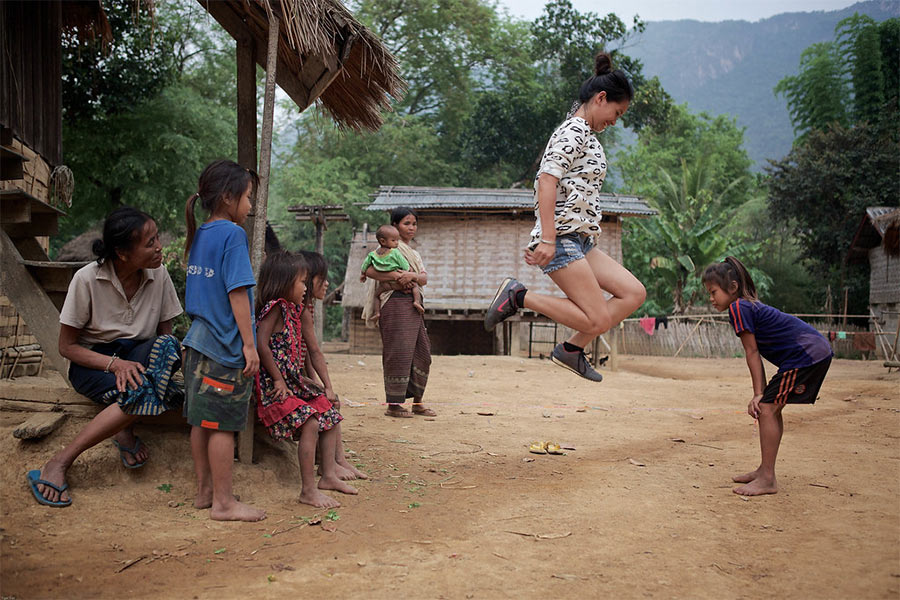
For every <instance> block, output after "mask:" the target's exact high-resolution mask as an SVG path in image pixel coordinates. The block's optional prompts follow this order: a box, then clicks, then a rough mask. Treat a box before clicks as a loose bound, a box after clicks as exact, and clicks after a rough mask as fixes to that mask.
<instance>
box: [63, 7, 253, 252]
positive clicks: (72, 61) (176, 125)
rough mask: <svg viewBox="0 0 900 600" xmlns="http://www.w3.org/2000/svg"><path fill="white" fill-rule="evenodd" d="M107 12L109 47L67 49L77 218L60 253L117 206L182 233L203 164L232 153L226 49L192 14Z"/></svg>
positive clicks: (70, 44)
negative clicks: (184, 214)
mask: <svg viewBox="0 0 900 600" xmlns="http://www.w3.org/2000/svg"><path fill="white" fill-rule="evenodd" d="M156 6H157V12H156V20H155V23H153V22H151V20H150V18H149V17H148V16H146V15H145V14H143V13H140V12H139V13H137V14H132V9H133V3H132V2H130V1H126V0H116V1H115V2H110V3H107V4H106V5H105V8H106V9H107V15H108V17H109V20H110V24H111V26H112V30H113V42H112V43H111V44H110V45H109V46H107V47H106V48H104V47H101V46H100V45H99V42H98V43H89V44H86V45H79V44H77V42H76V40H74V38H66V39H65V40H64V49H63V53H64V54H63V56H64V58H63V70H64V71H63V77H64V85H63V90H64V95H63V104H64V114H65V123H64V128H63V144H64V147H65V160H66V164H67V165H68V166H69V167H70V168H71V169H72V170H73V173H74V175H75V181H76V186H75V197H74V209H73V210H71V211H69V213H68V215H67V216H66V217H65V218H64V219H63V221H62V222H61V231H60V235H59V236H57V237H56V238H54V240H53V244H54V247H58V246H59V245H61V244H62V243H64V242H65V241H66V240H67V239H68V238H70V237H71V236H73V235H76V234H78V233H80V232H81V231H83V230H84V229H86V228H88V227H90V226H91V225H92V224H93V223H95V222H96V221H98V220H100V219H102V218H103V217H104V216H105V215H106V214H107V213H108V212H110V211H111V210H112V209H114V208H116V207H118V206H121V205H123V204H130V205H134V206H138V207H140V208H141V209H143V210H146V211H147V212H149V213H150V214H152V215H153V216H154V217H155V218H156V219H157V220H158V222H159V224H160V227H162V228H163V229H169V230H171V229H175V230H181V228H182V227H183V222H182V221H183V217H181V214H182V212H183V206H184V204H183V203H184V200H185V198H187V196H188V195H190V193H191V192H192V191H193V190H195V189H196V186H197V177H198V175H199V173H200V171H201V170H202V168H203V166H204V165H205V164H206V163H208V162H209V161H210V160H213V159H215V158H221V157H229V156H234V155H235V153H236V140H235V138H236V134H235V130H236V117H235V114H234V92H233V90H234V83H233V77H234V58H233V50H231V47H232V46H233V42H232V41H231V39H230V38H229V37H228V36H227V34H225V33H224V32H222V31H220V30H216V29H213V28H210V26H209V24H208V22H207V20H206V19H205V18H204V17H203V15H205V12H204V11H203V10H202V9H200V8H198V7H194V6H193V5H184V4H181V3H175V2H157V3H156Z"/></svg>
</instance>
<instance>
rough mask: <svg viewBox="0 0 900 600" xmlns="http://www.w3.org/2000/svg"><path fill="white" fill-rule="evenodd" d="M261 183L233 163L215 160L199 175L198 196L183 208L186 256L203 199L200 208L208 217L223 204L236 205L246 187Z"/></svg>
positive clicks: (257, 177) (256, 176) (252, 174)
mask: <svg viewBox="0 0 900 600" xmlns="http://www.w3.org/2000/svg"><path fill="white" fill-rule="evenodd" d="M251 184H256V185H258V184H259V176H258V175H257V174H256V173H255V172H254V171H251V170H250V169H246V168H244V167H242V166H241V165H239V164H237V163H236V162H234V161H231V160H214V161H213V162H211V163H209V164H208V165H206V168H205V169H203V172H202V173H200V181H199V182H198V184H197V193H196V194H194V195H192V196H191V197H190V198H188V200H187V203H186V204H185V207H184V220H185V221H186V222H187V232H186V233H185V238H184V257H185V258H187V257H188V253H189V252H190V251H191V244H192V243H193V241H194V235H195V234H196V232H197V223H196V220H195V219H194V205H195V204H196V203H197V199H198V198H199V199H200V207H201V208H202V209H203V210H205V211H206V212H207V213H209V214H213V213H215V212H216V211H217V210H219V208H220V207H221V204H222V203H223V202H229V201H230V202H236V201H238V200H239V199H240V197H241V195H242V194H243V193H244V192H245V191H246V189H247V186H248V185H251Z"/></svg>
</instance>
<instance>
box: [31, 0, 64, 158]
mask: <svg viewBox="0 0 900 600" xmlns="http://www.w3.org/2000/svg"><path fill="white" fill-rule="evenodd" d="M49 7H50V5H49V4H48V3H46V2H39V3H37V5H35V4H32V5H31V10H32V11H34V12H33V13H32V19H31V20H32V21H33V22H34V25H33V27H34V30H33V31H34V33H33V35H32V38H31V39H30V40H29V44H28V45H29V51H28V55H29V60H30V61H31V81H32V87H31V95H32V96H31V105H32V106H31V120H32V126H31V127H32V139H33V140H34V149H35V150H37V151H38V153H40V154H46V152H47V140H46V139H45V138H44V114H45V112H46V110H47V107H46V105H45V104H44V78H45V77H47V76H48V73H47V72H46V70H45V69H44V43H45V42H46V39H47V37H48V36H47V31H46V30H47V28H48V27H50V25H51V23H50V22H49V18H48V17H49V16H50V15H49V11H48V8H49ZM34 13H37V14H34ZM56 35H57V36H58V35H59V33H58V32H57V33H56ZM26 103H28V101H27V100H26Z"/></svg>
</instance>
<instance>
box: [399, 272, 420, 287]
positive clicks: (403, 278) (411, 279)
mask: <svg viewBox="0 0 900 600" xmlns="http://www.w3.org/2000/svg"><path fill="white" fill-rule="evenodd" d="M397 273H398V277H397V283H399V284H400V285H401V286H403V287H404V288H411V287H412V286H413V284H414V283H417V282H418V276H417V275H416V274H415V273H414V272H412V271H397Z"/></svg>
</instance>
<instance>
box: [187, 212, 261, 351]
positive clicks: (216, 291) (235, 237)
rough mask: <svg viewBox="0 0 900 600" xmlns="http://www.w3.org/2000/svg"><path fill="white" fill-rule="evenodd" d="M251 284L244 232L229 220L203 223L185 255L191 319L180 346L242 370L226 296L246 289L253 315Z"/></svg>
mask: <svg viewBox="0 0 900 600" xmlns="http://www.w3.org/2000/svg"><path fill="white" fill-rule="evenodd" d="M255 285H256V281H255V280H254V279H253V268H252V267H251V266H250V250H249V247H248V246H247V234H246V233H245V232H244V230H243V229H241V228H240V227H239V226H238V225H235V224H234V223H232V222H231V221H227V220H219V221H212V222H210V223H204V224H203V225H201V226H200V227H199V228H198V229H197V234H196V235H195V236H194V241H193V243H192V244H191V252H190V254H189V256H188V267H187V277H186V282H185V291H184V308H185V312H186V313H187V314H188V315H190V317H191V319H192V321H191V329H190V331H188V334H187V336H185V338H184V342H183V344H184V345H185V346H189V347H191V348H193V349H194V350H196V351H198V352H200V353H202V354H205V355H206V356H208V357H210V358H212V359H213V360H215V361H216V362H218V363H221V364H223V365H225V366H226V367H233V368H243V367H244V365H245V361H244V352H243V345H244V344H243V340H241V332H240V331H239V330H238V326H237V321H235V319H234V312H232V310H231V302H229V300H228V292H230V291H231V290H233V289H235V288H239V287H246V288H247V298H248V300H249V301H250V315H251V317H252V315H253V286H255ZM253 330H254V336H255V331H256V328H255V327H253Z"/></svg>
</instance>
